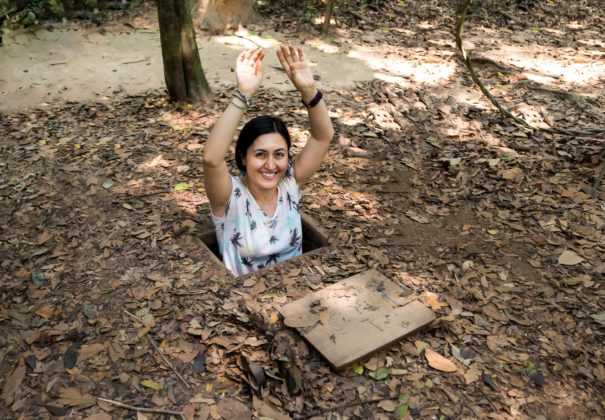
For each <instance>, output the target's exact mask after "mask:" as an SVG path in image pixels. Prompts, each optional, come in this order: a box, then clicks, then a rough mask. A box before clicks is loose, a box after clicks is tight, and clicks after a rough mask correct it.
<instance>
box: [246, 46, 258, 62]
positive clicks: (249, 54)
mask: <svg viewBox="0 0 605 420" xmlns="http://www.w3.org/2000/svg"><path fill="white" fill-rule="evenodd" d="M255 51H256V49H254V48H252V49H249V50H248V51H246V60H250V58H252V56H253V55H254V53H255Z"/></svg>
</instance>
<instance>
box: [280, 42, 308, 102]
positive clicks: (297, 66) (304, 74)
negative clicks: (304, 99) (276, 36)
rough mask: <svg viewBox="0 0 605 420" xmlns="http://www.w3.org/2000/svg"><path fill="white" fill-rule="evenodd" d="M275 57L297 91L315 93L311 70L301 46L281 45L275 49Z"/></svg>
mask: <svg viewBox="0 0 605 420" xmlns="http://www.w3.org/2000/svg"><path fill="white" fill-rule="evenodd" d="M277 58H278V59H279V62H280V63H281V65H282V67H283V69H284V71H285V72H286V74H287V75H288V78H290V80H291V81H292V84H293V85H294V87H295V88H296V89H297V90H298V91H299V92H301V93H302V94H305V93H311V94H314V93H315V79H313V72H312V71H311V66H310V65H309V62H308V61H307V59H306V57H305V55H304V54H303V51H302V49H301V48H294V47H293V46H291V45H288V46H285V45H281V46H280V47H279V48H278V49H277Z"/></svg>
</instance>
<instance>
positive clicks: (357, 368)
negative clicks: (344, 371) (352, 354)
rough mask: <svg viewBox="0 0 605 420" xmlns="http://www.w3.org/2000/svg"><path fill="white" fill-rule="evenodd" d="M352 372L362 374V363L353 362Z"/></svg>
mask: <svg viewBox="0 0 605 420" xmlns="http://www.w3.org/2000/svg"><path fill="white" fill-rule="evenodd" d="M353 372H355V373H356V374H358V375H363V365H360V364H359V363H355V364H354V365H353Z"/></svg>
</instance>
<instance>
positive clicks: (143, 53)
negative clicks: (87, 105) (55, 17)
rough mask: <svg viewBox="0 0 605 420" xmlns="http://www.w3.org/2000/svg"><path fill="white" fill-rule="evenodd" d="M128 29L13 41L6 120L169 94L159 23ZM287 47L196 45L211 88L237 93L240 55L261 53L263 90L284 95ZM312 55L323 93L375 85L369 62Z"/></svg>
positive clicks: (266, 40)
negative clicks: (282, 57)
mask: <svg viewBox="0 0 605 420" xmlns="http://www.w3.org/2000/svg"><path fill="white" fill-rule="evenodd" d="M149 13H150V14H151V12H149ZM128 23H129V26H126V25H124V24H123V23H119V22H113V23H112V24H108V25H105V26H103V27H102V28H101V29H99V28H98V27H96V26H95V27H86V26H82V25H78V24H74V23H70V22H68V23H64V24H48V25H46V27H45V28H40V29H37V30H35V31H23V30H18V31H14V32H11V33H9V34H8V35H7V36H5V42H4V43H5V45H4V46H3V47H2V48H1V49H0V54H1V57H2V60H1V61H0V112H15V111H20V110H23V109H27V108H33V107H40V106H47V104H49V103H55V102H57V101H75V102H90V101H108V100H115V99H116V98H118V97H124V96H126V95H138V94H142V93H145V92H149V91H160V90H161V89H163V88H164V87H165V84H164V70H163V66H162V51H161V48H160V34H159V32H158V28H157V26H158V25H157V22H156V21H155V20H153V15H151V16H143V17H139V18H138V19H133V20H132V23H130V22H128ZM254 27H255V28H256V27H257V26H254ZM282 42H297V40H296V37H293V36H290V37H287V36H283V35H281V34H279V33H276V32H273V31H270V30H262V35H255V34H251V33H249V32H248V31H247V30H246V29H243V30H240V31H238V32H235V33H232V34H221V35H213V34H209V33H204V32H202V31H199V32H198V37H197V44H198V47H199V49H200V58H201V60H202V63H203V66H204V68H205V69H206V77H207V79H208V82H209V83H210V84H211V85H212V86H215V87H221V86H232V85H233V63H234V62H235V57H237V54H238V53H239V52H240V51H242V49H244V48H255V47H257V46H262V47H263V48H265V49H266V50H267V52H268V55H267V60H266V63H267V66H269V69H270V70H272V71H268V72H267V74H266V77H265V80H264V84H263V85H264V86H265V87H267V88H276V89H278V90H282V91H283V90H290V89H291V88H292V87H291V85H290V84H289V82H288V81H287V78H286V77H285V75H284V74H283V72H280V71H278V70H276V68H277V67H278V66H279V62H278V60H277V58H276V57H275V53H274V51H275V47H276V45H279V44H280V43H282ZM318 47H321V46H320V45H319V46H318ZM307 53H308V57H309V60H310V61H311V62H312V63H314V64H316V65H317V70H318V71H317V75H318V76H319V77H320V80H321V81H322V84H323V85H324V86H329V87H334V88H338V87H342V86H352V85H353V83H354V82H356V81H368V80H371V79H372V78H373V71H372V69H371V68H370V67H368V66H367V65H366V64H365V63H364V62H363V61H361V60H359V59H356V58H353V57H351V56H349V55H347V54H344V53H342V52H341V51H332V50H325V51H322V49H321V48H308V50H307Z"/></svg>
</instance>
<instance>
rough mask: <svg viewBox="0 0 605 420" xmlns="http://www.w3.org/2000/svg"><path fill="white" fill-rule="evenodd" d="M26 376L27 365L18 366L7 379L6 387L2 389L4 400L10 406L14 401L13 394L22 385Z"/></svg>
mask: <svg viewBox="0 0 605 420" xmlns="http://www.w3.org/2000/svg"><path fill="white" fill-rule="evenodd" d="M23 378H25V365H24V364H22V365H20V366H18V367H17V368H16V369H15V370H14V371H13V373H12V374H11V376H10V377H9V378H8V379H7V380H6V383H5V384H4V388H3V389H2V400H3V401H4V403H5V404H6V406H7V407H8V406H10V405H11V404H12V403H13V396H14V395H15V393H16V392H17V391H18V390H19V387H21V382H23Z"/></svg>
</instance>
